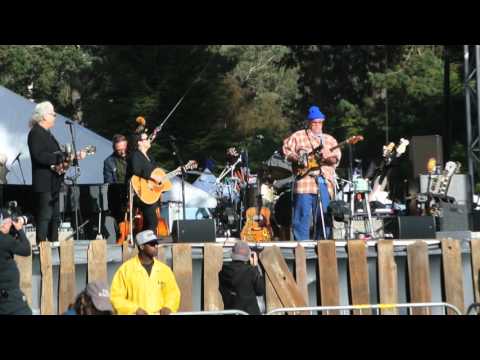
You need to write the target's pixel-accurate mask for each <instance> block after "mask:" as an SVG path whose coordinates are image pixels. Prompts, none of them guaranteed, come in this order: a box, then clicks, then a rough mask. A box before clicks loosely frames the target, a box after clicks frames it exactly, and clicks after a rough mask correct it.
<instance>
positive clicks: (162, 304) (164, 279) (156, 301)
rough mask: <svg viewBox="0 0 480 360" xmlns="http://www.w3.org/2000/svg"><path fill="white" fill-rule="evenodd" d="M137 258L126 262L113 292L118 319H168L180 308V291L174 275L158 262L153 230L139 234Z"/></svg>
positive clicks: (137, 237)
mask: <svg viewBox="0 0 480 360" xmlns="http://www.w3.org/2000/svg"><path fill="white" fill-rule="evenodd" d="M135 241H136V243H137V246H138V256H135V257H133V258H131V259H130V260H128V261H126V262H124V263H123V264H122V265H121V266H120V268H119V269H118V270H117V272H116V273H115V276H114V277H113V281H112V286H111V288H110V292H111V296H110V300H111V301H112V304H113V307H114V309H115V310H116V312H117V314H119V315H169V314H170V313H172V312H177V311H178V308H179V306H180V289H179V288H178V285H177V281H176V280H175V275H174V274H173V271H172V270H171V269H170V268H169V267H168V266H167V265H165V264H164V263H162V262H160V261H158V260H157V256H158V249H157V245H158V239H157V237H156V236H155V234H154V232H153V231H152V230H145V231H142V232H140V233H138V234H137V236H136V237H135Z"/></svg>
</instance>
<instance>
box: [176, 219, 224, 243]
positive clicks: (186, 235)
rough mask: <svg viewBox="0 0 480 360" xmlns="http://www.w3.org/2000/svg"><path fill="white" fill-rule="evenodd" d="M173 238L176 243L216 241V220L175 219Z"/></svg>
mask: <svg viewBox="0 0 480 360" xmlns="http://www.w3.org/2000/svg"><path fill="white" fill-rule="evenodd" d="M172 239H173V242H175V243H203V242H215V241H216V229H215V220H213V219H205V220H175V221H174V222H173V226H172Z"/></svg>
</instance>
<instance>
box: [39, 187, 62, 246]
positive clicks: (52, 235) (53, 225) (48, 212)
mask: <svg viewBox="0 0 480 360" xmlns="http://www.w3.org/2000/svg"><path fill="white" fill-rule="evenodd" d="M35 195H36V199H37V201H36V202H37V244H39V243H40V242H41V241H46V240H47V239H48V240H49V241H51V242H56V241H58V227H59V226H60V197H59V193H58V192H56V193H52V192H41V193H36V194H35Z"/></svg>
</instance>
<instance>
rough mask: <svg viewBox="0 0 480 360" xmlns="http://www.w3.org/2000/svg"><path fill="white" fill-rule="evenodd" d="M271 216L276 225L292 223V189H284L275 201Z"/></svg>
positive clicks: (286, 225) (289, 224) (287, 225)
mask: <svg viewBox="0 0 480 360" xmlns="http://www.w3.org/2000/svg"><path fill="white" fill-rule="evenodd" d="M273 218H274V220H275V222H276V223H277V224H278V225H281V226H284V227H289V226H291V225H292V190H286V191H284V192H283V193H282V194H281V195H280V196H279V198H278V200H277V202H276V203H275V207H274V212H273Z"/></svg>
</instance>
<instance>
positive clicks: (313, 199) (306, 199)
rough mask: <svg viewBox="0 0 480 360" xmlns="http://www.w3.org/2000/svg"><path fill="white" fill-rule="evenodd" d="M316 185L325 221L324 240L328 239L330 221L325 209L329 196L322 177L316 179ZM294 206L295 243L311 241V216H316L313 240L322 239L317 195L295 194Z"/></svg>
mask: <svg viewBox="0 0 480 360" xmlns="http://www.w3.org/2000/svg"><path fill="white" fill-rule="evenodd" d="M317 184H318V186H319V187H320V196H321V198H322V205H323V206H322V208H323V214H324V219H325V232H326V236H325V239H329V238H330V233H331V221H330V219H329V217H327V209H328V205H329V204H330V195H329V194H328V188H327V184H326V182H325V179H324V178H323V177H318V180H317ZM294 202H295V206H294V209H293V236H294V238H295V240H296V241H305V240H311V237H310V221H311V219H312V216H313V214H316V215H317V227H316V234H314V239H315V240H320V239H324V236H323V227H322V216H321V212H320V211H317V204H318V195H317V194H295V196H294Z"/></svg>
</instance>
